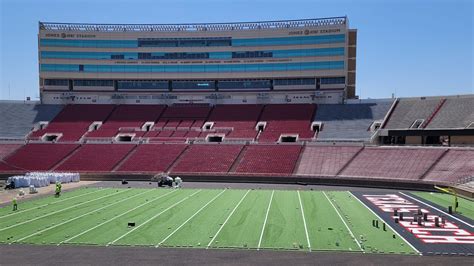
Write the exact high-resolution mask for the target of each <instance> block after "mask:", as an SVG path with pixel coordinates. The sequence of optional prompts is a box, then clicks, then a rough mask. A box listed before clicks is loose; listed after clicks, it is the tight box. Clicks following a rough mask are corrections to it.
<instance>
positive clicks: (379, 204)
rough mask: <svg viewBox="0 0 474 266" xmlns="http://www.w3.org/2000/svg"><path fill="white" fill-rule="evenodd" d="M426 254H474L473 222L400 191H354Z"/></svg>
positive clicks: (369, 206)
mask: <svg viewBox="0 0 474 266" xmlns="http://www.w3.org/2000/svg"><path fill="white" fill-rule="evenodd" d="M353 194H354V195H355V196H357V197H358V198H359V199H360V200H361V201H362V202H363V203H364V204H365V205H367V207H368V208H370V209H371V210H373V211H374V212H375V213H377V214H378V215H379V216H380V217H381V218H382V219H383V220H385V222H386V223H388V224H389V225H391V226H392V227H393V229H394V230H396V231H397V232H398V233H399V234H400V235H401V236H402V237H403V238H405V239H406V240H407V241H408V242H410V244H412V245H413V246H414V247H415V248H416V249H418V250H419V251H420V252H422V253H423V254H463V255H473V254H474V230H473V225H471V224H469V222H466V221H464V220H462V219H459V218H458V217H453V216H450V215H449V214H447V213H444V212H442V211H441V210H439V209H437V208H436V207H433V206H431V205H428V204H426V205H425V204H423V201H421V200H420V202H418V200H416V199H414V198H412V197H410V196H405V195H400V194H394V193H391V194H388V193H386V194H385V193H384V194H382V193H380V194H379V193H363V192H356V193H353Z"/></svg>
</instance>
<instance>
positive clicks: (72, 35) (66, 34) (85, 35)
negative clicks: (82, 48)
mask: <svg viewBox="0 0 474 266" xmlns="http://www.w3.org/2000/svg"><path fill="white" fill-rule="evenodd" d="M45 37H53V38H95V37H96V35H95V34H71V33H64V32H63V33H46V35H45Z"/></svg>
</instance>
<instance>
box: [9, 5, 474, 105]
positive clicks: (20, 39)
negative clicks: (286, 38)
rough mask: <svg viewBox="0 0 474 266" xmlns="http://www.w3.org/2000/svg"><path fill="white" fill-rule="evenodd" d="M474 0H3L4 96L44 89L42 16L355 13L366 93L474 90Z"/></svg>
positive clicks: (204, 17)
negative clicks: (40, 52) (40, 45)
mask: <svg viewBox="0 0 474 266" xmlns="http://www.w3.org/2000/svg"><path fill="white" fill-rule="evenodd" d="M473 2H474V1H472V0H398V1H383V0H362V1H344V0H328V1H319V0H306V1H299V0H286V1H281V0H273V1H270V0H269V1H259V0H246V1H240V0H233V1H224V0H215V1H210V0H195V1H184V0H174V1H173V0H170V1H157V0H155V1H153V0H135V1H132V0H129V1H122V0H106V1H100V0H82V1H77V0H71V1H66V0H63V1H60V0H56V1H52V0H0V3H1V4H0V10H1V13H0V16H1V20H0V23H1V25H0V30H1V31H0V60H1V65H0V99H24V97H25V96H31V97H32V98H35V97H37V96H38V94H39V93H38V53H37V49H38V48H37V33H38V21H50V22H89V23H186V22H234V21H237V22H238V21H258V20H282V19H301V18H318V17H330V16H344V15H347V16H348V18H349V23H350V26H351V27H352V28H357V29H358V47H357V94H358V95H360V96H361V98H386V97H390V96H391V93H392V92H394V93H396V96H398V97H406V96H430V95H452V94H469V93H474V89H473V83H474V82H473V79H474V78H473V77H474V73H473V61H474V58H473V54H474V44H473V35H474V33H473V13H474V12H473V9H474V4H473Z"/></svg>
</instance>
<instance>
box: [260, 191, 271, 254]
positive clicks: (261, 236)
mask: <svg viewBox="0 0 474 266" xmlns="http://www.w3.org/2000/svg"><path fill="white" fill-rule="evenodd" d="M274 193H275V190H272V195H271V196H270V202H268V208H267V214H265V221H263V226H262V233H260V240H258V247H257V250H260V245H261V244H262V239H263V232H264V231H265V225H266V224H267V219H268V213H269V212H270V207H271V206H272V200H273V194H274Z"/></svg>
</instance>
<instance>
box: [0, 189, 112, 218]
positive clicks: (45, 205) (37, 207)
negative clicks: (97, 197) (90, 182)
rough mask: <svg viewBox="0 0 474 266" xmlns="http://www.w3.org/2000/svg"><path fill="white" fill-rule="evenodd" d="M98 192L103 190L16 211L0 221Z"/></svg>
mask: <svg viewBox="0 0 474 266" xmlns="http://www.w3.org/2000/svg"><path fill="white" fill-rule="evenodd" d="M99 191H103V190H102V189H97V190H95V191H91V192H87V193H84V194H80V195H77V196H73V197H70V198H66V199H63V200H58V201H55V202H52V203H48V204H44V205H41V206H36V207H33V208H29V209H24V210H20V211H16V212H14V213H10V214H7V215H3V216H0V219H2V218H5V217H9V216H12V215H15V214H20V213H24V212H27V211H31V210H36V209H39V208H43V207H47V206H49V205H53V204H57V203H61V202H65V201H68V200H71V199H75V198H77V197H82V196H85V195H89V194H92V193H97V192H99Z"/></svg>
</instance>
